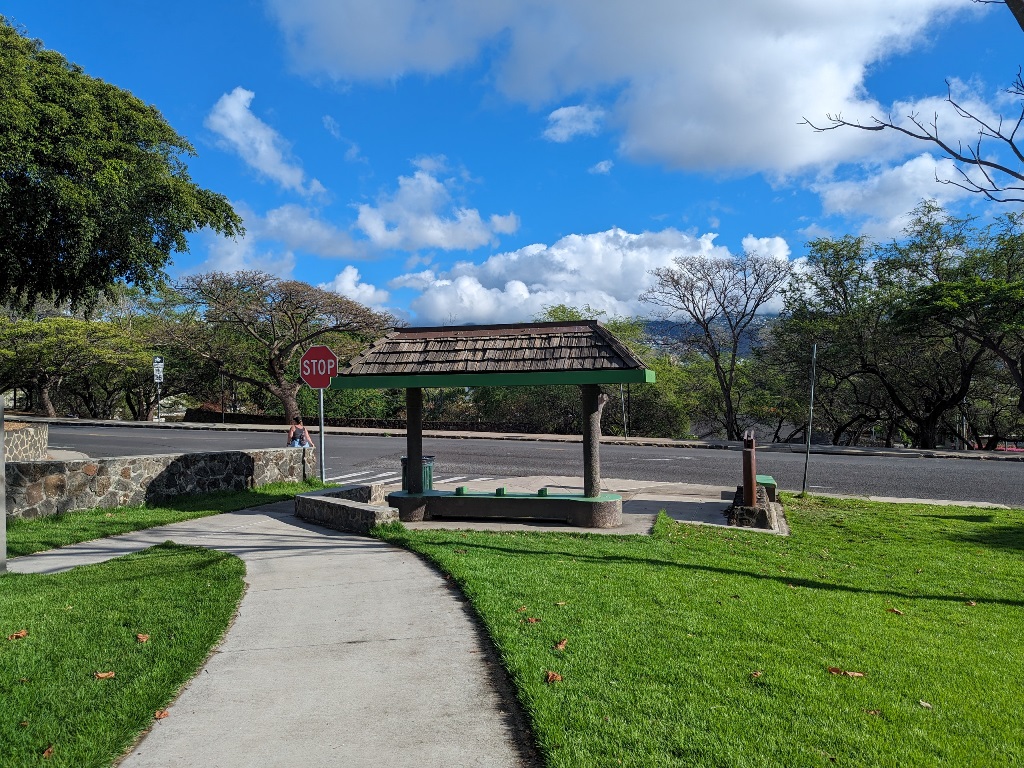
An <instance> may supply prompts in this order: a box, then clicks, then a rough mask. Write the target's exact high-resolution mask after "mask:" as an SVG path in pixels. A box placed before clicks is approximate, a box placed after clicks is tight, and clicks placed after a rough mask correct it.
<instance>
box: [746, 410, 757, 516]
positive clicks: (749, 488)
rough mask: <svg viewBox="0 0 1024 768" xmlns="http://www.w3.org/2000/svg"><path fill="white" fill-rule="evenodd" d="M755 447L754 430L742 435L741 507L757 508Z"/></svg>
mask: <svg viewBox="0 0 1024 768" xmlns="http://www.w3.org/2000/svg"><path fill="white" fill-rule="evenodd" d="M756 448H757V446H756V445H755V441H754V430H752V429H748V430H747V431H746V432H744V433H743V506H745V507H755V506H757V457H756V455H755V452H756Z"/></svg>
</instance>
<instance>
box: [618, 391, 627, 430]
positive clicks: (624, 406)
mask: <svg viewBox="0 0 1024 768" xmlns="http://www.w3.org/2000/svg"><path fill="white" fill-rule="evenodd" d="M619 404H620V405H621V406H622V435H623V437H625V438H626V439H627V440H628V439H629V424H628V423H627V422H626V398H625V397H623V395H622V385H621V384H619Z"/></svg>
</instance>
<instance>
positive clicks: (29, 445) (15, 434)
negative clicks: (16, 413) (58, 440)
mask: <svg viewBox="0 0 1024 768" xmlns="http://www.w3.org/2000/svg"><path fill="white" fill-rule="evenodd" d="M49 441H50V427H49V426H48V425H47V424H31V425H30V424H22V423H20V422H12V421H7V422H5V423H4V456H5V457H6V459H7V461H38V460H39V459H45V458H46V450H47V446H48V444H49Z"/></svg>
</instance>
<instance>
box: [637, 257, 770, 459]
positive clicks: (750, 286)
mask: <svg viewBox="0 0 1024 768" xmlns="http://www.w3.org/2000/svg"><path fill="white" fill-rule="evenodd" d="M651 274H652V275H653V276H654V278H655V284H654V286H653V287H652V288H650V289H649V290H647V291H645V292H644V293H643V294H642V295H641V297H640V298H641V300H643V301H647V302H650V303H651V304H655V305H657V306H660V307H663V308H664V309H665V311H666V315H665V317H666V319H669V320H673V321H674V322H676V328H677V329H678V330H679V332H680V334H681V335H680V337H679V340H678V343H679V344H680V345H681V346H682V347H683V348H684V349H689V350H696V351H699V352H700V353H701V354H703V355H705V356H706V357H707V359H708V360H710V361H711V364H712V365H713V367H714V370H715V379H716V380H717V382H718V386H719V389H720V391H721V393H722V409H723V414H724V420H725V428H726V436H727V437H728V439H730V440H739V439H740V437H741V434H742V432H741V429H740V424H739V409H738V405H737V397H738V391H737V388H736V377H737V369H738V365H739V362H740V358H741V349H743V348H744V347H745V346H746V347H749V346H750V344H751V343H752V341H753V340H754V336H755V333H756V331H757V326H756V324H755V322H754V321H755V318H756V317H757V314H758V312H759V311H760V310H761V309H762V308H763V307H764V306H765V305H766V304H768V302H770V301H771V300H772V299H774V298H775V297H776V296H778V295H779V293H780V291H781V290H782V288H783V286H785V284H786V281H787V280H788V278H789V275H790V267H789V264H788V263H787V262H785V261H780V260H779V259H776V258H775V257H773V256H762V255H759V254H756V253H745V254H743V255H742V256H735V257H724V258H721V257H720V258H708V257H704V256H678V257H676V258H675V259H674V266H671V267H659V268H657V269H655V270H652V272H651Z"/></svg>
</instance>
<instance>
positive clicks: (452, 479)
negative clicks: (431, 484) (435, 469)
mask: <svg viewBox="0 0 1024 768" xmlns="http://www.w3.org/2000/svg"><path fill="white" fill-rule="evenodd" d="M467 477H469V475H456V476H455V477H446V478H444V479H442V478H440V477H438V478H435V479H436V480H437V482H439V483H456V482H458V481H459V480H465V479H466V478H467Z"/></svg>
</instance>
